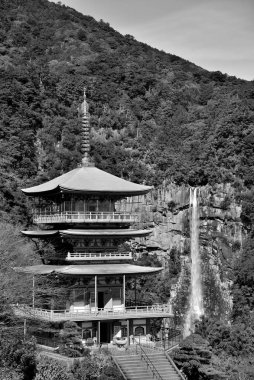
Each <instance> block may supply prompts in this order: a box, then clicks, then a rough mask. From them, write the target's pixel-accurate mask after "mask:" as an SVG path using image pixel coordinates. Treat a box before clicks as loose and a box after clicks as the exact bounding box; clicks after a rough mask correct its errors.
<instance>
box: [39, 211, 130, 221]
mask: <svg viewBox="0 0 254 380" xmlns="http://www.w3.org/2000/svg"><path fill="white" fill-rule="evenodd" d="M137 221H138V215H136V214H130V213H124V212H72V211H66V212H60V213H53V212H47V213H46V212H36V213H34V215H33V222H34V223H36V224H54V223H66V224H69V223H92V224H96V223H98V224H99V223H112V224H116V223H117V224H131V223H135V222H137Z"/></svg>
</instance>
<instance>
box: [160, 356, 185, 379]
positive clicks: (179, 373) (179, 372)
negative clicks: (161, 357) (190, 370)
mask: <svg viewBox="0 0 254 380" xmlns="http://www.w3.org/2000/svg"><path fill="white" fill-rule="evenodd" d="M164 354H165V356H166V358H167V359H168V361H169V362H170V364H172V366H173V367H174V369H175V370H176V372H177V374H178V375H179V376H180V377H181V379H182V380H187V377H186V376H185V375H184V374H183V373H182V372H181V371H180V369H179V368H177V366H176V364H175V362H174V360H173V359H172V358H171V357H170V355H169V354H168V353H167V351H164Z"/></svg>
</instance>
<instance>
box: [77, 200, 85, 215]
mask: <svg viewBox="0 0 254 380" xmlns="http://www.w3.org/2000/svg"><path fill="white" fill-rule="evenodd" d="M74 207H75V211H78V212H84V210H85V203H84V200H82V199H78V200H76V201H75V204H74Z"/></svg>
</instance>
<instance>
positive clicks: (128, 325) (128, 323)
mask: <svg viewBox="0 0 254 380" xmlns="http://www.w3.org/2000/svg"><path fill="white" fill-rule="evenodd" d="M129 345H130V320H129V319H127V347H129Z"/></svg>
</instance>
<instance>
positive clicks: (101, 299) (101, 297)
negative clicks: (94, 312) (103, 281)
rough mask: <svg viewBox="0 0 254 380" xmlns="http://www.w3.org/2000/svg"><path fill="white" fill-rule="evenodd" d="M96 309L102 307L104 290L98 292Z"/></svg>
mask: <svg viewBox="0 0 254 380" xmlns="http://www.w3.org/2000/svg"><path fill="white" fill-rule="evenodd" d="M98 309H104V292H98Z"/></svg>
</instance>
